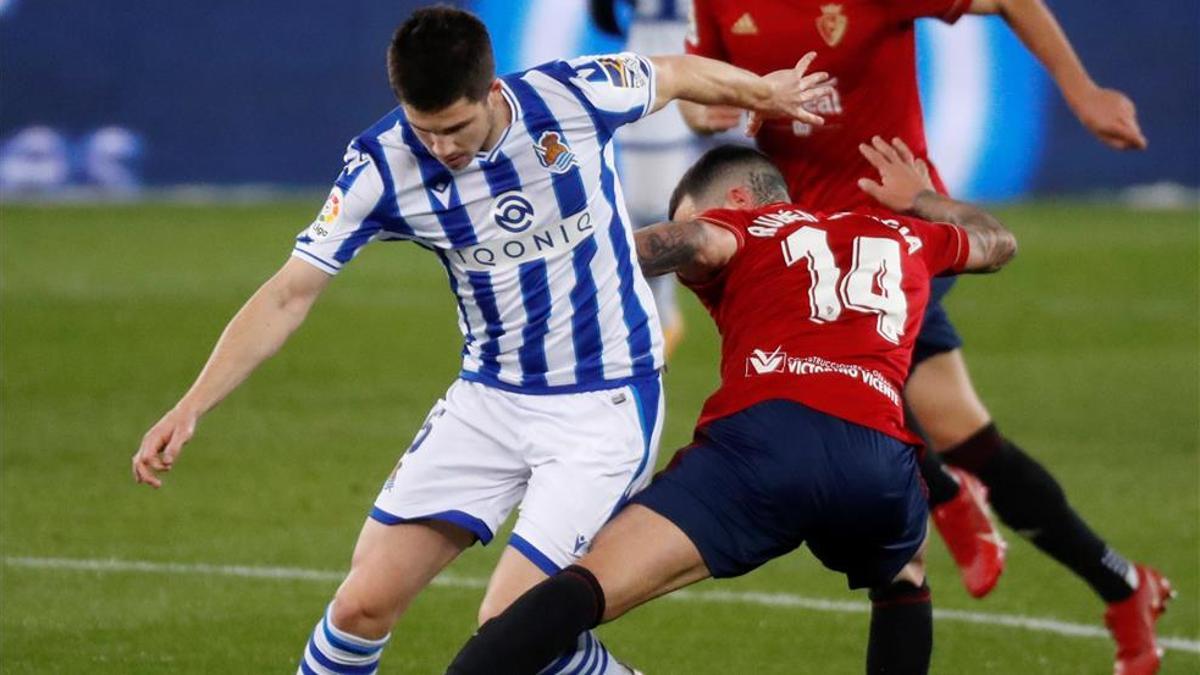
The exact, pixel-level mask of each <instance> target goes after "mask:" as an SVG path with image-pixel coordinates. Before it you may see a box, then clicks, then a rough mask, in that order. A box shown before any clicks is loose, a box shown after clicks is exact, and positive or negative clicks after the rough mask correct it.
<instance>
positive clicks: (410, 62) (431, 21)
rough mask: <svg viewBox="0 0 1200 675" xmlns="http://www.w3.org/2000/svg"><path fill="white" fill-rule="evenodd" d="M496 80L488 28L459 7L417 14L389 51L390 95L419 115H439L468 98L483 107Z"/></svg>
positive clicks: (394, 38)
mask: <svg viewBox="0 0 1200 675" xmlns="http://www.w3.org/2000/svg"><path fill="white" fill-rule="evenodd" d="M495 76H496V61H495V58H494V57H493V56H492V40H491V38H490V37H488V31H487V27H486V26H484V25H483V22H482V21H480V20H479V17H477V16H475V15H474V14H472V13H470V12H468V11H465V10H462V9H458V8H457V7H451V6H449V5H435V6H433V7H424V8H421V9H418V10H417V11H415V12H413V14H412V16H410V17H408V20H407V21H405V22H404V23H403V24H402V25H401V26H400V27H399V28H397V29H396V33H395V34H394V35H393V36H392V44H391V46H389V47H388V79H389V80H390V81H391V84H392V91H393V92H394V93H395V94H396V98H398V99H400V100H401V101H403V102H404V103H407V104H408V105H410V106H412V107H413V108H416V109H417V110H422V111H435V110H441V109H442V108H445V107H447V106H449V105H451V104H453V103H454V102H455V101H458V100H459V99H461V98H464V97H466V98H467V99H468V100H470V101H481V100H483V98H484V96H486V95H487V92H488V88H489V87H490V86H491V84H492V80H493V79H494V78H495Z"/></svg>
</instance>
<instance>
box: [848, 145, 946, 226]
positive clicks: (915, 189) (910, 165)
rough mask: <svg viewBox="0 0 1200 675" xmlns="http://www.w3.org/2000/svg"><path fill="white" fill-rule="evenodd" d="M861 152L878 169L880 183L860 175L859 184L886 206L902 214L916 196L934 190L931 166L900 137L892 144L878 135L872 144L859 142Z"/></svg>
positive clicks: (911, 206)
mask: <svg viewBox="0 0 1200 675" xmlns="http://www.w3.org/2000/svg"><path fill="white" fill-rule="evenodd" d="M858 151H859V152H861V153H862V155H863V157H866V158H867V161H868V162H870V163H871V166H873V167H875V169H876V170H878V171H879V181H878V182H876V181H873V180H871V179H869V178H860V179H859V180H858V187H859V188H860V189H862V191H863V192H866V193H867V194H869V195H871V197H873V198H874V199H875V201H877V202H879V203H880V204H883V205H884V206H886V207H887V208H889V209H891V210H893V211H897V212H899V213H905V212H907V211H911V210H912V208H913V204H914V203H915V202H916V200H917V195H919V194H921V193H922V192H925V191H926V190H931V191H932V190H933V189H934V187H933V180H932V179H930V177H929V166H928V165H926V164H925V161H924V160H922V159H918V158H917V157H915V156H914V155H913V153H912V150H909V149H908V146H907V145H905V144H904V141H902V140H900V139H899V138H893V139H892V142H891V143H890V144H889V143H888V142H886V141H884V140H883V139H882V138H880V137H878V136H875V137H874V138H872V139H871V143H870V144H869V145H868V144H866V143H860V144H859V145H858Z"/></svg>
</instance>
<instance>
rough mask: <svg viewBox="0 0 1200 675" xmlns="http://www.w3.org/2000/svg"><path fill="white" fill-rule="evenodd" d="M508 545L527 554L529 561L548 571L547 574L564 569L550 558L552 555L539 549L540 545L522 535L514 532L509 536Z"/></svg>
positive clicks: (524, 554)
mask: <svg viewBox="0 0 1200 675" xmlns="http://www.w3.org/2000/svg"><path fill="white" fill-rule="evenodd" d="M508 545H509V546H511V547H513V548H514V549H516V551H517V552H518V553H520V554H521V555H523V556H525V558H526V559H528V560H529V562H531V563H533V564H534V566H535V567H537V568H538V569H539V570H541V571H543V572H545V573H546V575H547V576H551V577H552V576H554V575H555V574H558V573H559V572H561V571H562V568H561V567H559V566H558V565H556V564H555V563H554V561H553V560H551V559H550V556H548V555H546V554H545V553H542V552H541V551H539V550H538V547H536V546H534V545H533V544H531V543H529V540H528V539H526V538H525V537H522V536H521V535H519V534H517V533H516V532H513V533H512V535H511V536H509V538H508Z"/></svg>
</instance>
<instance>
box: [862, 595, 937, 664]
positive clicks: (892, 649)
mask: <svg viewBox="0 0 1200 675" xmlns="http://www.w3.org/2000/svg"><path fill="white" fill-rule="evenodd" d="M932 653H933V605H932V604H931V603H930V601H929V586H927V585H924V584H922V585H921V587H920V588H918V587H916V586H913V585H912V584H910V583H909V582H907V581H897V582H895V583H893V584H891V585H889V586H884V587H882V588H873V589H871V637H870V639H869V640H868V641H867V675H880V674H881V673H887V675H924V674H925V673H928V672H929V657H930V655H931V654H932Z"/></svg>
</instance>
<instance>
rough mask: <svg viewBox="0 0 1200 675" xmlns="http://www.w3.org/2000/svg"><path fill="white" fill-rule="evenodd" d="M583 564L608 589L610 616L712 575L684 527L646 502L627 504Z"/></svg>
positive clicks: (607, 612) (606, 613)
mask: <svg viewBox="0 0 1200 675" xmlns="http://www.w3.org/2000/svg"><path fill="white" fill-rule="evenodd" d="M579 564H580V565H582V566H583V567H586V568H587V569H588V570H590V571H591V572H592V574H594V575H595V576H596V580H597V581H599V582H600V587H601V588H603V589H604V600H605V608H604V620H605V621H611V620H613V619H615V618H617V617H619V616H621V615H622V614H624V613H625V612H628V611H629V610H631V609H633V608H634V607H637V606H638V605H640V604H642V603H644V602H648V601H650V600H653V599H654V598H657V597H659V596H661V595H665V594H667V593H670V592H671V591H674V590H677V589H680V588H683V587H684V586H687V585H689V584H694V583H696V582H697V581H701V580H703V579H707V578H708V576H709V573H708V567H706V566H705V564H704V559H703V558H702V557H701V556H700V551H699V550H698V549H697V548H696V545H695V544H693V543H692V540H691V539H689V538H688V536H687V535H686V534H685V533H684V532H683V530H681V529H679V527H678V526H676V525H675V524H674V523H672V522H671V521H670V520H667V519H666V518H664V517H663V516H661V515H659V514H657V513H655V512H654V511H651V510H650V509H648V508H646V507H644V506H642V505H640V504H630V505H629V506H627V507H625V508H624V509H623V510H622V511H621V513H620V514H618V515H617V517H616V518H614V519H613V520H612V522H610V523H609V524H608V525H606V526H605V527H604V529H602V530H601V531H600V534H598V535H597V536H596V542H595V545H593V546H592V550H591V551H590V552H589V553H588V554H587V555H585V556H584V557H583V558H582V559H581V560H580V561H579Z"/></svg>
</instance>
